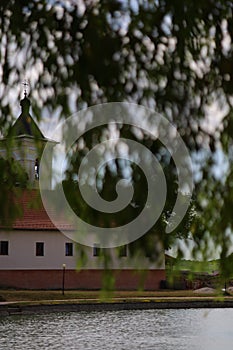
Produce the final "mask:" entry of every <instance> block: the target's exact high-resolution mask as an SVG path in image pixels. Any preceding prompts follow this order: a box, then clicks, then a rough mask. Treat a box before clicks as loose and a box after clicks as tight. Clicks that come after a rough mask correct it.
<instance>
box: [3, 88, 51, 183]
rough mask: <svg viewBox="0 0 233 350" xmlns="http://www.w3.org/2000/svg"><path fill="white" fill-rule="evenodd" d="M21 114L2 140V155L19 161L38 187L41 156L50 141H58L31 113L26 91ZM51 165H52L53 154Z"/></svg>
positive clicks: (30, 179)
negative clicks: (48, 135) (54, 139)
mask: <svg viewBox="0 0 233 350" xmlns="http://www.w3.org/2000/svg"><path fill="white" fill-rule="evenodd" d="M20 105H21V114H20V115H19V117H18V119H17V120H16V122H15V123H14V124H13V126H12V127H11V128H10V130H9V133H8V136H7V137H6V138H5V139H3V140H2V142H1V146H0V156H2V157H4V158H5V157H9V155H11V157H13V158H14V160H15V161H17V162H19V163H20V164H21V166H22V167H23V169H24V170H25V171H26V173H27V175H28V182H29V186H30V187H31V188H38V186H39V181H38V180H39V177H40V158H41V155H42V153H43V150H44V147H45V145H46V144H47V142H49V143H50V144H51V146H55V144H56V142H55V141H51V140H49V139H47V138H46V137H45V136H44V135H43V133H42V132H41V130H40V129H39V127H38V125H37V124H36V123H35V121H34V120H33V118H32V116H31V115H30V112H29V110H30V100H29V99H28V97H27V94H26V92H24V98H23V99H22V100H21V101H20ZM49 161H50V166H51V165H52V164H51V163H52V154H51V159H50V160H49ZM46 187H47V189H51V178H48V181H47V184H46Z"/></svg>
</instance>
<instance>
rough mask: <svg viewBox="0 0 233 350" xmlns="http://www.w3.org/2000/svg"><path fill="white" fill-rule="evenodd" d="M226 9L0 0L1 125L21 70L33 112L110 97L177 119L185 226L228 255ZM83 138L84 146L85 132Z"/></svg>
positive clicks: (230, 123) (229, 25)
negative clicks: (186, 155) (187, 181)
mask: <svg viewBox="0 0 233 350" xmlns="http://www.w3.org/2000/svg"><path fill="white" fill-rule="evenodd" d="M232 10H233V2H232V1H226V0H218V1H215V0H206V1H200V0H196V1H184V0H174V1H167V0H153V1H150V0H143V1H140V0H135V1H127V0H126V1H117V0H110V1H109V0H103V1H97V0H96V1H95V0H93V1H92V0H86V1H82V0H79V1H77V2H76V1H65V0H63V1H62V0H60V1H45V0H44V1H43V0H37V1H36V0H34V1H33V0H30V1H26V0H20V1H16V0H12V1H5V0H3V1H1V4H0V16H1V17H0V40H1V50H0V67H1V69H0V74H1V83H0V87H1V88H0V98H1V110H0V113H1V114H0V117H1V119H0V120H1V128H2V131H4V130H5V129H6V127H7V126H8V125H9V124H10V122H11V119H10V116H11V115H12V113H13V109H12V100H14V99H16V98H18V96H15V95H14V94H15V91H17V94H18V95H19V93H20V83H21V82H22V81H23V80H24V79H25V78H27V79H29V80H30V85H31V92H30V96H31V101H32V103H33V112H34V114H35V115H36V116H37V118H38V119H39V118H40V111H41V108H43V107H46V108H48V110H49V111H54V110H55V109H58V110H59V111H60V116H61V118H65V117H66V116H68V115H69V114H70V113H71V112H72V111H74V110H79V109H81V108H84V107H86V106H91V105H94V104H97V103H103V102H111V101H130V102H135V103H139V104H142V105H144V106H148V107H150V108H152V109H155V110H157V111H159V112H160V113H162V114H163V115H165V116H166V117H167V118H168V119H169V120H170V121H172V122H173V123H174V125H175V126H176V127H177V129H178V131H179V133H180V135H181V136H182V137H183V139H184V141H185V143H186V144H187V146H188V148H189V150H190V154H191V155H192V157H193V160H194V164H195V167H194V169H195V177H194V178H195V195H194V202H195V208H196V213H197V218H196V220H195V221H193V223H192V225H191V232H192V234H193V238H194V240H195V241H196V242H197V245H198V249H199V250H200V246H202V247H204V248H205V251H208V241H209V239H210V237H212V239H213V241H214V243H215V245H219V246H220V247H221V249H220V250H221V254H222V256H224V255H226V254H228V253H229V251H228V250H229V246H230V244H229V240H230V238H231V234H232V225H233V219H232V211H231V208H232V205H233V182H232V172H233V170H232V134H233V113H232V105H233V96H232V95H233V84H232V80H233V57H232V53H233V44H232V41H233V40H232V39H233V16H232ZM12 96H13V97H12ZM219 113H220V114H221V118H220V117H218V114H219ZM207 115H208V116H207ZM88 142H89V143H88ZM86 144H87V146H88V147H91V139H89V140H88V139H86ZM157 150H158V148H157ZM157 150H155V153H156V152H157ZM164 166H165V167H166V166H168V164H166V162H165V163H164ZM170 166H171V167H173V165H172V164H170ZM169 169H171V168H169ZM216 169H217V170H216ZM219 169H220V171H219ZM168 174H170V170H169V171H168ZM140 185H141V186H142V184H139V186H140ZM201 242H202V244H201ZM209 248H210V247H209ZM214 249H215V248H214Z"/></svg>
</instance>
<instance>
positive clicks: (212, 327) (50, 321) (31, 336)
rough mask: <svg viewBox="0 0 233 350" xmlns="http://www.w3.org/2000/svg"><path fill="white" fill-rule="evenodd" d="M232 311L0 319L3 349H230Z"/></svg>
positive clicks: (150, 311)
mask: <svg viewBox="0 0 233 350" xmlns="http://www.w3.org/2000/svg"><path fill="white" fill-rule="evenodd" d="M232 317H233V310H232V309H213V310H200V309H199V310H198V309H195V310H138V311H114V312H109V311H106V312H104V311H103V312H80V313H53V314H47V315H46V314H44V315H33V316H32V315H30V316H26V315H25V316H9V317H3V318H1V319H0V349H1V350H5V349H7V350H9V349H14V350H18V349H19V350H39V349H40V350H41V349H49V350H53V349H59V350H60V349H69V350H73V349H87V350H89V349H98V350H99V349H100V350H101V349H104V350H105V349H114V350H115V349H122V350H127V349H146V350H150V349H151V350H152V349H153V350H154V349H156V350H157V349H163V350H164V349H165V350H170V349H171V350H182V349H185V350H187V349H191V350H202V349H203V350H210V349H211V350H219V349H221V348H222V347H228V348H231V347H232V342H233V331H232V327H231V322H232Z"/></svg>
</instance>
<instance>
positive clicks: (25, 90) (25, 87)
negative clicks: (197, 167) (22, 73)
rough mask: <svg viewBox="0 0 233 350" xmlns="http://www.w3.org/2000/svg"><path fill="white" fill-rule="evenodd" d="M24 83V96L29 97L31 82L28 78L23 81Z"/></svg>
mask: <svg viewBox="0 0 233 350" xmlns="http://www.w3.org/2000/svg"><path fill="white" fill-rule="evenodd" d="M22 85H23V86H24V97H27V87H28V86H29V84H28V82H27V80H26V79H25V80H24V81H23V82H22Z"/></svg>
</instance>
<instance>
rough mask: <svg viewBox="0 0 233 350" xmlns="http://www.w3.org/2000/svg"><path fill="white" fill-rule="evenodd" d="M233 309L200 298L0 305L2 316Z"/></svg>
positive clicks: (227, 302)
mask: <svg viewBox="0 0 233 350" xmlns="http://www.w3.org/2000/svg"><path fill="white" fill-rule="evenodd" d="M206 308H211V309H212V308H233V300H226V299H225V300H216V298H213V299H210V298H206V299H204V298H200V300H184V299H182V300H168V301H165V300H161V301H159V300H152V299H145V300H138V301H135V300H130V299H129V300H123V301H110V302H106V301H95V302H93V301H90V302H86V301H85V302H80V301H77V302H73V301H71V302H70V303H67V302H64V301H53V302H51V301H50V302H48V301H47V302H46V301H44V302H43V301H40V302H39V303H35V302H25V303H23V302H21V303H19V302H6V303H1V305H0V316H10V315H32V314H44V313H53V312H83V311H84V312H90V311H120V310H160V309H206Z"/></svg>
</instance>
